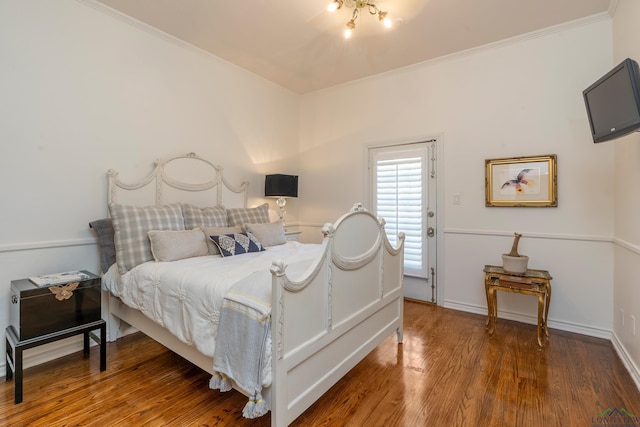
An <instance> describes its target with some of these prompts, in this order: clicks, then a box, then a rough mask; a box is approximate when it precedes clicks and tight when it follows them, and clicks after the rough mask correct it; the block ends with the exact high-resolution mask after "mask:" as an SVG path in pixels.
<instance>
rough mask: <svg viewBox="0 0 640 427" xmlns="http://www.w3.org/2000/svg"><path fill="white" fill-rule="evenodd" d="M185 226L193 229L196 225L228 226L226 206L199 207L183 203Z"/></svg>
mask: <svg viewBox="0 0 640 427" xmlns="http://www.w3.org/2000/svg"><path fill="white" fill-rule="evenodd" d="M182 216H183V217H184V228H185V229H186V230H192V229H194V228H196V227H226V226H227V210H226V209H225V207H224V206H212V207H208V208H199V207H197V206H195V205H190V204H187V203H183V204H182Z"/></svg>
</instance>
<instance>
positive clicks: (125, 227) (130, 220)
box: [109, 203, 184, 274]
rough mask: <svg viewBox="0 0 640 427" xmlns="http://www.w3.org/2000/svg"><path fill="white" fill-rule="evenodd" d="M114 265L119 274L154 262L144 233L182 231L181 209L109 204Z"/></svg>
mask: <svg viewBox="0 0 640 427" xmlns="http://www.w3.org/2000/svg"><path fill="white" fill-rule="evenodd" d="M109 212H110V213H111V219H112V220H113V230H114V241H115V247H116V263H117V264H118V271H119V272H120V274H125V273H126V272H127V271H129V270H131V269H132V268H133V267H135V266H137V265H140V264H142V263H144V262H147V261H151V260H153V254H152V253H151V245H150V243H149V236H148V235H147V233H148V232H149V231H151V230H174V231H177V230H184V219H183V218H182V208H181V207H180V205H179V204H177V203H174V204H171V205H164V206H128V205H119V204H116V203H112V204H111V205H109Z"/></svg>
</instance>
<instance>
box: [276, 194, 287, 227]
mask: <svg viewBox="0 0 640 427" xmlns="http://www.w3.org/2000/svg"><path fill="white" fill-rule="evenodd" d="M276 205H277V206H278V208H279V209H280V212H279V213H278V214H279V215H280V222H281V223H282V227H284V215H285V214H286V213H287V212H286V211H285V210H284V207H285V206H286V205H287V199H285V198H284V197H278V198H277V199H276Z"/></svg>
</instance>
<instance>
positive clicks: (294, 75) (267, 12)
mask: <svg viewBox="0 0 640 427" xmlns="http://www.w3.org/2000/svg"><path fill="white" fill-rule="evenodd" d="M96 1H98V2H100V3H103V4H105V5H107V6H109V7H111V8H113V9H115V10H117V11H119V12H121V13H123V14H125V15H128V16H130V17H133V18H135V19H136V20H139V21H141V22H143V23H146V24H148V25H150V26H152V27H155V28H157V29H159V30H161V31H163V32H165V33H168V34H170V35H172V36H174V37H177V38H179V39H182V40H184V41H185V42H187V43H190V44H192V45H194V46H197V47H199V48H201V49H203V50H205V51H208V52H211V53H212V54H214V55H216V56H218V57H220V58H223V59H225V60H227V61H229V62H231V63H233V64H236V65H238V66H240V67H242V68H244V69H247V70H249V71H251V72H253V73H255V74H257V75H260V76H262V77H264V78H266V79H268V80H271V81H273V82H275V83H277V84H278V85H281V86H283V87H286V88H288V89H290V90H292V91H294V92H296V93H299V94H304V93H308V92H311V91H315V90H319V89H323V88H326V87H330V86H334V85H337V84H340V83H344V82H348V81H351V80H356V79H359V78H363V77H366V76H370V75H374V74H378V73H382V72H385V71H389V70H393V69H396V68H401V67H406V66H408V65H412V64H416V63H419V62H423V61H427V60H429V59H433V58H437V57H441V56H444V55H448V54H451V53H454V52H459V51H463V50H466V49H470V48H473V47H477V46H482V45H485V44H488V43H492V42H496V41H499V40H504V39H507V38H510V37H514V36H518V35H521V34H525V33H529V32H532V31H536V30H540V29H543V28H546V27H550V26H554V25H558V24H561V23H564V22H568V21H573V20H576V19H580V18H584V17H587V16H590V15H595V14H598V13H603V12H607V11H608V10H609V4H610V2H611V3H612V4H615V2H616V1H617V0H379V1H376V0H371V1H375V3H376V5H377V6H378V7H379V8H380V9H382V10H386V11H388V12H389V16H390V17H391V18H392V22H393V23H394V25H393V27H392V28H391V29H387V28H384V27H383V26H382V25H381V24H380V22H379V21H378V18H377V17H376V16H372V15H369V13H368V12H366V11H364V10H363V11H362V12H363V13H360V17H359V18H358V19H357V21H356V29H355V31H354V33H353V37H351V39H348V40H346V39H345V38H344V37H343V32H344V29H345V24H346V22H347V21H348V20H349V19H350V18H351V9H347V8H346V7H343V8H342V9H340V10H338V11H336V12H333V13H330V12H328V11H327V5H328V4H329V3H330V2H331V0H287V1H285V0H245V1H239V0H232V1H221V0H135V1H132V0H96Z"/></svg>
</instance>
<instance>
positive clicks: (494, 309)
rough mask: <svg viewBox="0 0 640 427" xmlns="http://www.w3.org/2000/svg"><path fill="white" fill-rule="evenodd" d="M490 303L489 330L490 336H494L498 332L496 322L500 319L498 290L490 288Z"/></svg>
mask: <svg viewBox="0 0 640 427" xmlns="http://www.w3.org/2000/svg"><path fill="white" fill-rule="evenodd" d="M488 292H489V294H488V297H487V299H488V301H489V303H488V304H489V319H488V324H489V325H488V328H489V335H493V332H494V331H495V330H496V321H497V317H498V299H497V298H496V290H495V289H493V288H492V287H491V286H489V290H488Z"/></svg>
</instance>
